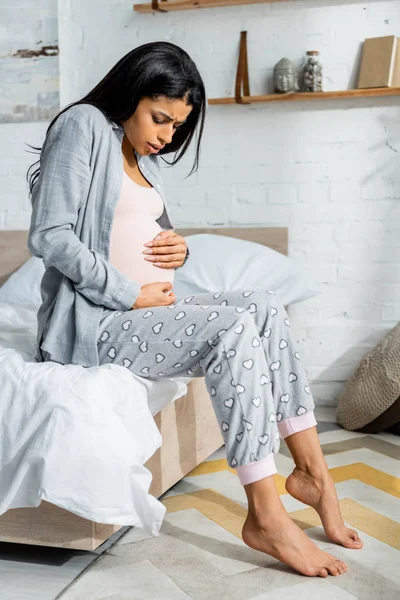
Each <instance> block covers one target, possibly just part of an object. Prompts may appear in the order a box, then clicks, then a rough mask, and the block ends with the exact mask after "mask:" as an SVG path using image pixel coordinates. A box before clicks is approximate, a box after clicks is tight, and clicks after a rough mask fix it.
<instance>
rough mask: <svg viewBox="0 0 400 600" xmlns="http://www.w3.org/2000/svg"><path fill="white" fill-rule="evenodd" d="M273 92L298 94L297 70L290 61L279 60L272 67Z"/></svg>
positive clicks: (286, 59) (285, 59)
mask: <svg viewBox="0 0 400 600" xmlns="http://www.w3.org/2000/svg"><path fill="white" fill-rule="evenodd" d="M273 78H274V90H275V92H277V93H279V94H285V93H288V92H298V91H299V89H300V88H299V82H298V76H297V70H296V67H295V66H294V64H293V63H292V61H291V60H289V59H288V58H281V60H280V61H279V62H278V63H277V64H276V65H275V67H274V73H273Z"/></svg>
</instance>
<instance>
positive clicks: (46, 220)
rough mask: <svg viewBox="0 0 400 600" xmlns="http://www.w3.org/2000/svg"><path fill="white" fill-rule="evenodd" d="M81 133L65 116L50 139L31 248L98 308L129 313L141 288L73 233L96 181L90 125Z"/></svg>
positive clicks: (36, 191)
mask: <svg viewBox="0 0 400 600" xmlns="http://www.w3.org/2000/svg"><path fill="white" fill-rule="evenodd" d="M82 127H85V125H83V126H81V125H80V124H79V123H78V122H77V121H76V120H75V119H74V118H72V117H70V116H68V115H67V114H66V113H63V114H62V115H61V116H60V117H59V118H58V119H57V120H56V122H55V123H54V125H53V126H52V127H51V129H50V131H49V133H48V136H47V137H46V140H45V144H44V146H43V149H42V154H41V163H40V176H39V178H38V180H37V181H36V183H35V185H34V186H33V189H32V205H33V207H32V216H31V223H30V228H29V235H28V241H27V245H28V248H29V250H30V252H31V253H32V254H33V255H34V256H37V257H39V258H43V262H44V264H45V266H46V267H49V266H52V267H56V268H57V269H58V270H59V271H61V273H63V274H64V275H66V276H67V277H68V278H69V279H71V280H72V281H73V282H74V285H75V288H76V290H77V291H79V292H80V293H81V294H83V295H84V296H86V297H87V298H88V299H89V300H91V301H92V302H94V303H95V304H99V305H103V306H105V307H107V308H110V309H113V310H129V309H130V308H131V307H132V306H133V304H134V303H135V301H136V298H137V297H138V295H139V292H140V288H141V286H140V285H139V284H138V283H137V282H135V281H132V280H131V279H129V278H128V277H126V276H125V275H123V274H122V273H120V272H119V271H118V270H117V269H116V268H115V267H114V266H113V265H112V264H111V263H109V262H108V261H106V260H105V259H104V258H103V257H102V256H101V255H100V254H99V253H98V252H97V251H95V250H89V248H88V247H87V246H86V245H85V244H83V243H82V242H81V241H80V240H79V238H78V237H77V236H76V234H75V233H74V228H75V225H76V221H77V218H78V211H79V208H80V207H81V206H82V204H83V202H84V200H85V198H86V195H87V192H88V189H89V185H90V180H91V173H90V167H89V161H90V133H89V124H88V126H87V127H88V132H85V131H83V129H82Z"/></svg>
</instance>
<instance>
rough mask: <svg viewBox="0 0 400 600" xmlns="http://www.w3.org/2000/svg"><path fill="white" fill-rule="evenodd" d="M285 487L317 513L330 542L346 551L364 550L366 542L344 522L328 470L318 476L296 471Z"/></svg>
mask: <svg viewBox="0 0 400 600" xmlns="http://www.w3.org/2000/svg"><path fill="white" fill-rule="evenodd" d="M285 487H286V490H287V491H288V492H289V494H290V495H291V496H293V498H296V499H297V500H300V502H303V503H304V504H308V506H311V507H312V508H314V509H315V510H316V511H317V513H318V515H319V517H320V519H321V521H322V525H323V527H324V530H325V533H326V535H327V536H328V537H329V539H331V540H332V541H333V542H336V543H338V544H340V545H342V546H344V547H345V548H354V549H357V550H359V549H361V548H362V546H363V542H362V540H361V539H360V538H359V537H358V534H357V532H356V531H354V529H350V528H349V527H346V525H345V524H344V522H343V517H342V515H341V513H340V506H339V500H338V497H337V494H336V489H335V484H334V482H333V480H332V477H331V475H330V473H329V471H328V470H327V471H326V473H322V474H321V475H320V476H316V475H312V474H310V473H309V472H308V471H307V470H302V469H299V468H298V467H295V468H294V470H293V473H291V474H290V475H289V477H288V478H287V479H286V484H285Z"/></svg>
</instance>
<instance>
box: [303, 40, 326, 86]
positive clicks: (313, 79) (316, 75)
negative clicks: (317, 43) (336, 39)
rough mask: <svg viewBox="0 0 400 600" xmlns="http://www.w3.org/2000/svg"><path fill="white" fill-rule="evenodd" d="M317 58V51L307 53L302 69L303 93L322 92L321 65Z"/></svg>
mask: <svg viewBox="0 0 400 600" xmlns="http://www.w3.org/2000/svg"><path fill="white" fill-rule="evenodd" d="M318 57H319V52H318V50H309V51H308V52H307V59H306V64H305V65H304V67H303V85H302V91H303V92H322V65H321V63H320V62H319V60H318Z"/></svg>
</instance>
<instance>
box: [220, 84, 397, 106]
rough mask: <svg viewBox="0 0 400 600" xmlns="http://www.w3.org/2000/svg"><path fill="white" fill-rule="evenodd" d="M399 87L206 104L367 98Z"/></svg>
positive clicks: (250, 97) (390, 92) (225, 100)
mask: <svg viewBox="0 0 400 600" xmlns="http://www.w3.org/2000/svg"><path fill="white" fill-rule="evenodd" d="M399 95H400V87H391V88H386V87H385V88H368V89H364V90H340V91H336V92H296V93H290V94H267V95H265V96H241V98H240V101H238V100H237V99H236V98H235V97H231V98H210V99H209V100H208V104H252V103H253V102H288V101H295V100H329V99H335V98H367V97H369V96H399Z"/></svg>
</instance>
